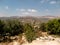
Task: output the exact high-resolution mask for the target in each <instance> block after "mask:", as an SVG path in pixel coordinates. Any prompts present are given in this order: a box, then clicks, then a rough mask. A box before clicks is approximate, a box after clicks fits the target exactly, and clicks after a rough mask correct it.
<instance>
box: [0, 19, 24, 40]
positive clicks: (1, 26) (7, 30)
mask: <svg viewBox="0 0 60 45" xmlns="http://www.w3.org/2000/svg"><path fill="white" fill-rule="evenodd" d="M22 33H23V25H22V24H21V23H20V22H19V21H18V20H9V21H6V20H4V21H3V20H0V37H2V38H3V40H7V38H6V36H8V37H10V36H15V35H18V34H22Z"/></svg>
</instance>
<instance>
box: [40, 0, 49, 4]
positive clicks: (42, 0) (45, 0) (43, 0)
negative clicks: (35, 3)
mask: <svg viewBox="0 0 60 45" xmlns="http://www.w3.org/2000/svg"><path fill="white" fill-rule="evenodd" d="M48 1H50V0H41V1H40V3H46V2H48Z"/></svg>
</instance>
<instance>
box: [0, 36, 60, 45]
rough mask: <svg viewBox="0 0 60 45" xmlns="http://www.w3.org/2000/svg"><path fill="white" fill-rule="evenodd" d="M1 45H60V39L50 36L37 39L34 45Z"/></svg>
mask: <svg viewBox="0 0 60 45" xmlns="http://www.w3.org/2000/svg"><path fill="white" fill-rule="evenodd" d="M0 45H60V38H54V37H52V36H48V37H40V38H36V40H34V41H32V43H28V42H24V43H23V44H20V42H19V41H13V42H10V43H7V42H6V43H0Z"/></svg>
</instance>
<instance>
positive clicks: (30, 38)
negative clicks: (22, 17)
mask: <svg viewBox="0 0 60 45" xmlns="http://www.w3.org/2000/svg"><path fill="white" fill-rule="evenodd" d="M24 29H25V36H26V39H27V41H28V42H32V41H33V40H34V39H35V38H36V36H35V32H34V30H33V28H32V26H31V25H29V24H26V25H25V26H24Z"/></svg>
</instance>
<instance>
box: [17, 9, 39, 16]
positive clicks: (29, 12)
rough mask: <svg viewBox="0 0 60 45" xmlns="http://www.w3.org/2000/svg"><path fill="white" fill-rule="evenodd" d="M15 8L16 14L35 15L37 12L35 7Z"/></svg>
mask: <svg viewBox="0 0 60 45" xmlns="http://www.w3.org/2000/svg"><path fill="white" fill-rule="evenodd" d="M16 10H17V14H16V15H21V16H23V15H31V16H32V15H36V13H38V11H37V10H36V9H16Z"/></svg>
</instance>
